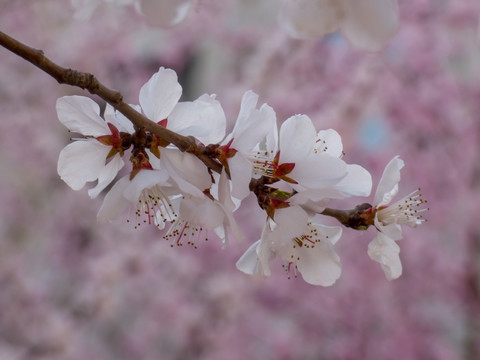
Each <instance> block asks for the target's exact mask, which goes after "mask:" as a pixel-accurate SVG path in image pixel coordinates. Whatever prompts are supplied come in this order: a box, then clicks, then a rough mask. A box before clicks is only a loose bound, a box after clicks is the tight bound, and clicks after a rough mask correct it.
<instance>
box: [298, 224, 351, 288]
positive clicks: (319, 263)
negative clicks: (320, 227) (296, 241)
mask: <svg viewBox="0 0 480 360" xmlns="http://www.w3.org/2000/svg"><path fill="white" fill-rule="evenodd" d="M340 230H341V229H340ZM340 233H341V231H340ZM296 254H297V255H298V257H300V260H298V261H297V268H298V271H300V273H301V274H302V277H303V279H304V280H305V281H306V282H307V283H309V284H312V285H321V286H331V285H333V284H334V283H335V281H337V279H338V278H339V277H340V275H341V274H342V264H341V262H340V257H339V256H338V255H337V253H336V252H335V251H334V250H333V246H332V244H331V243H330V242H329V241H328V240H322V241H320V242H317V243H315V246H313V247H310V248H306V247H304V246H302V247H301V248H299V249H298V251H297V253H296Z"/></svg>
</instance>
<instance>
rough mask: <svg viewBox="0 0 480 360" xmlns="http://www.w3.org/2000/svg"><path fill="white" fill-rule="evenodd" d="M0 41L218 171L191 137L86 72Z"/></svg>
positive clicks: (0, 36) (1, 38) (6, 38)
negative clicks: (160, 121) (154, 118)
mask: <svg viewBox="0 0 480 360" xmlns="http://www.w3.org/2000/svg"><path fill="white" fill-rule="evenodd" d="M0 45H1V46H3V47H4V48H6V49H8V50H10V51H11V52H12V53H14V54H16V55H18V56H20V57H22V58H23V59H25V60H27V61H29V62H30V63H32V64H33V65H35V66H36V67H38V68H39V69H41V70H43V71H45V72H46V73H47V74H49V75H50V76H52V77H53V78H54V79H55V80H57V81H58V83H60V84H67V85H71V86H76V87H79V88H82V89H85V90H87V91H88V92H90V93H91V94H94V95H97V96H99V97H100V98H102V99H103V100H105V101H106V102H107V103H109V104H110V105H112V106H113V107H114V108H115V109H117V110H118V111H119V112H121V113H122V114H123V115H125V116H126V117H127V119H129V120H130V121H131V122H132V123H133V124H134V125H135V126H136V127H139V128H143V129H145V130H148V131H150V132H151V133H153V134H155V135H157V136H159V137H160V138H161V139H163V140H165V141H168V142H170V143H172V144H174V145H175V146H177V147H178V148H179V149H180V150H181V151H187V152H190V153H193V154H195V155H196V156H197V157H198V158H199V159H200V160H202V161H203V162H204V163H205V165H206V166H207V167H209V168H210V169H212V170H214V171H216V172H218V173H220V172H221V170H222V165H221V164H219V163H218V162H216V161H215V160H213V159H212V158H210V157H208V156H207V155H205V154H203V153H202V151H201V150H200V149H198V148H197V146H196V144H195V142H194V141H192V139H191V138H189V137H186V136H182V135H179V134H177V133H175V132H173V131H171V130H168V129H166V128H164V127H163V126H160V125H158V124H156V123H155V122H153V121H151V120H149V119H148V118H147V117H145V116H144V115H142V114H141V113H139V112H138V111H136V110H135V109H134V108H132V107H131V106H130V105H128V104H127V103H125V102H124V101H123V96H122V94H121V93H120V92H118V91H115V90H112V89H109V88H108V87H106V86H105V85H103V84H102V83H101V82H100V81H98V79H97V78H96V77H95V76H94V75H92V74H89V73H86V72H81V71H77V70H73V69H68V68H64V67H61V66H59V65H57V64H56V63H54V62H53V61H51V60H50V59H49V58H48V57H46V56H45V55H44V53H43V51H42V50H38V49H34V48H32V47H30V46H27V45H25V44H23V43H21V42H20V41H18V40H16V39H14V38H12V37H10V36H9V35H7V34H5V33H3V32H1V31H0Z"/></svg>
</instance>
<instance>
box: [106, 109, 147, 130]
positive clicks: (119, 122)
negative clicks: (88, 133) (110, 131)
mask: <svg viewBox="0 0 480 360" xmlns="http://www.w3.org/2000/svg"><path fill="white" fill-rule="evenodd" d="M130 106H131V107H133V108H134V109H135V110H137V111H138V112H141V111H142V109H141V108H140V106H138V105H137V106H135V105H130ZM103 116H104V118H105V121H107V122H109V123H112V124H113V125H115V126H116V127H117V129H118V130H119V131H124V132H127V133H129V134H133V133H134V132H135V129H134V127H133V124H132V122H131V121H130V120H128V119H127V118H126V117H125V115H123V114H122V113H121V112H119V111H116V110H115V109H114V108H113V106H112V105H110V104H107V106H106V108H105V112H104V114H103Z"/></svg>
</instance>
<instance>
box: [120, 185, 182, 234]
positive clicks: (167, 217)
mask: <svg viewBox="0 0 480 360" xmlns="http://www.w3.org/2000/svg"><path fill="white" fill-rule="evenodd" d="M142 218H143V220H141V219H142ZM177 218H178V215H177V213H176V211H175V209H174V207H173V205H172V203H171V201H170V199H169V197H168V196H167V195H166V194H165V193H164V192H163V190H162V187H161V186H158V185H155V186H153V187H151V188H148V189H144V190H142V192H141V194H140V196H139V198H138V202H137V204H136V207H135V229H136V228H138V227H139V226H140V225H141V224H142V223H143V224H152V223H153V224H155V225H156V226H157V227H158V228H159V229H163V228H164V227H165V223H166V222H170V223H172V224H173V223H174V222H175V219H177ZM127 222H130V220H127Z"/></svg>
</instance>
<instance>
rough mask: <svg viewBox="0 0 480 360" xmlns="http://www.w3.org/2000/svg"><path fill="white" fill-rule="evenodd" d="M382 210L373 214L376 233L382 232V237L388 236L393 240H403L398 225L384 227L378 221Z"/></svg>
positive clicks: (400, 228)
mask: <svg viewBox="0 0 480 360" xmlns="http://www.w3.org/2000/svg"><path fill="white" fill-rule="evenodd" d="M381 212H382V210H379V211H377V213H376V214H375V227H376V228H377V229H378V231H380V232H382V233H383V234H384V235H386V236H388V237H389V238H391V239H393V240H400V239H402V238H403V234H402V227H401V226H400V225H399V224H387V225H384V224H383V223H382V222H381V221H379V217H380V216H381Z"/></svg>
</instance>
